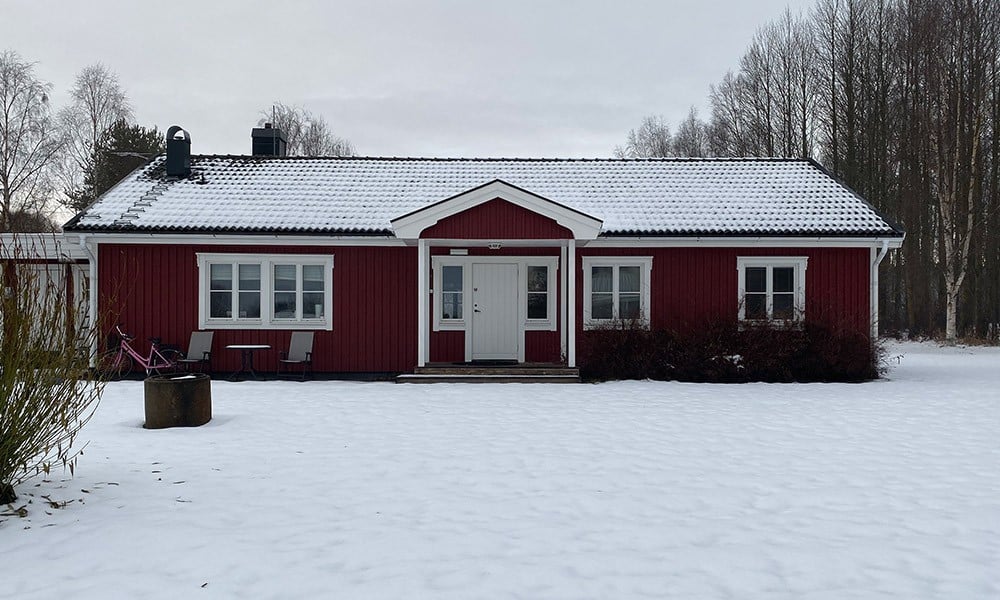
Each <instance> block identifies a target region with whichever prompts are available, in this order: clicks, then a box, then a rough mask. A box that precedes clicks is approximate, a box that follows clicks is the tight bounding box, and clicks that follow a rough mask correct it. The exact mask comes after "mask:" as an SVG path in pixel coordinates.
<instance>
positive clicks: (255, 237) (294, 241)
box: [68, 232, 406, 247]
mask: <svg viewBox="0 0 1000 600" xmlns="http://www.w3.org/2000/svg"><path fill="white" fill-rule="evenodd" d="M81 233H83V234H84V235H86V236H87V237H89V238H90V239H91V240H93V241H94V242H97V243H102V244H180V245H226V244H230V245H255V246H397V247H398V246H405V245H406V243H405V242H404V241H403V240H400V239H397V238H395V237H391V236H384V235H380V236H371V235H359V236H349V235H344V236H338V235H284V234H280V233H267V234H232V235H230V234H225V233H192V234H183V233H139V232H129V233H107V232H93V233H91V232H81ZM68 235H76V234H75V232H74V233H73V234H68Z"/></svg>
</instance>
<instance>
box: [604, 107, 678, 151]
mask: <svg viewBox="0 0 1000 600" xmlns="http://www.w3.org/2000/svg"><path fill="white" fill-rule="evenodd" d="M614 152H615V156H617V157H618V158H660V157H665V156H673V154H674V148H673V136H671V135H670V126H669V125H667V122H666V121H664V120H663V117H662V116H657V115H649V116H647V117H644V118H643V119H642V124H641V125H639V127H638V128H637V129H632V130H630V131H629V132H628V139H627V140H626V142H625V146H624V147H622V146H618V147H616V148H615V150H614Z"/></svg>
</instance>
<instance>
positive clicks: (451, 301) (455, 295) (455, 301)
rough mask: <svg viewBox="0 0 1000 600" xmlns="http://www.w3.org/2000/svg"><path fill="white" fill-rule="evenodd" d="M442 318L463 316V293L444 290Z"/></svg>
mask: <svg viewBox="0 0 1000 600" xmlns="http://www.w3.org/2000/svg"><path fill="white" fill-rule="evenodd" d="M441 318H442V319H461V318H462V293H461V292H444V293H442V294H441Z"/></svg>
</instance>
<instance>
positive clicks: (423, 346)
mask: <svg viewBox="0 0 1000 600" xmlns="http://www.w3.org/2000/svg"><path fill="white" fill-rule="evenodd" d="M426 364H427V241H426V240H422V239H418V240H417V366H418V367H422V366H424V365H426Z"/></svg>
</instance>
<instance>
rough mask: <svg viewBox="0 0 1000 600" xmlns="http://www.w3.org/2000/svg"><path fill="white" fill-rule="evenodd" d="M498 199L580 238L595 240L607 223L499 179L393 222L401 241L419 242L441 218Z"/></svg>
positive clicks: (400, 217) (393, 227) (394, 229)
mask: <svg viewBox="0 0 1000 600" xmlns="http://www.w3.org/2000/svg"><path fill="white" fill-rule="evenodd" d="M495 198H500V199H502V200H506V201H507V202H510V203H511V204H515V205H517V206H520V207H521V208H524V209H527V210H530V211H532V212H534V213H537V214H540V215H542V216H543V217H548V218H550V219H552V220H554V221H555V222H556V223H559V224H560V225H562V226H563V227H565V228H567V229H569V230H570V231H571V232H573V237H574V238H576V239H586V240H592V239H595V238H597V235H598V234H599V233H600V232H601V227H602V226H603V224H604V223H603V221H602V220H601V219H598V218H596V217H592V216H590V215H586V214H584V213H581V212H577V211H575V210H573V209H571V208H567V207H565V206H563V205H562V204H559V203H557V202H553V201H551V200H548V199H546V198H543V197H541V196H537V195H535V194H532V193H530V192H526V191H525V190H522V189H520V188H517V187H514V186H512V185H510V184H509V183H506V182H503V181H500V180H495V181H492V182H490V183H488V184H486V185H482V186H479V187H476V188H473V189H471V190H468V191H466V192H463V193H461V194H459V195H457V196H453V197H451V198H448V199H446V200H442V201H441V202H437V203H436V204H431V205H430V206H426V207H424V208H422V209H420V210H417V211H414V212H411V213H409V214H406V215H402V216H399V217H396V218H395V219H393V220H392V221H391V224H392V230H393V232H394V233H395V234H396V237H397V238H401V239H416V238H418V237H420V234H421V233H422V232H423V231H424V230H425V229H427V228H428V227H431V226H432V225H434V224H436V223H437V222H438V221H440V220H441V219H444V218H446V217H450V216H452V215H456V214H458V213H460V212H462V211H465V210H468V209H470V208H474V207H476V206H479V205H480V204H483V203H485V202H489V201H490V200H493V199H495Z"/></svg>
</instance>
